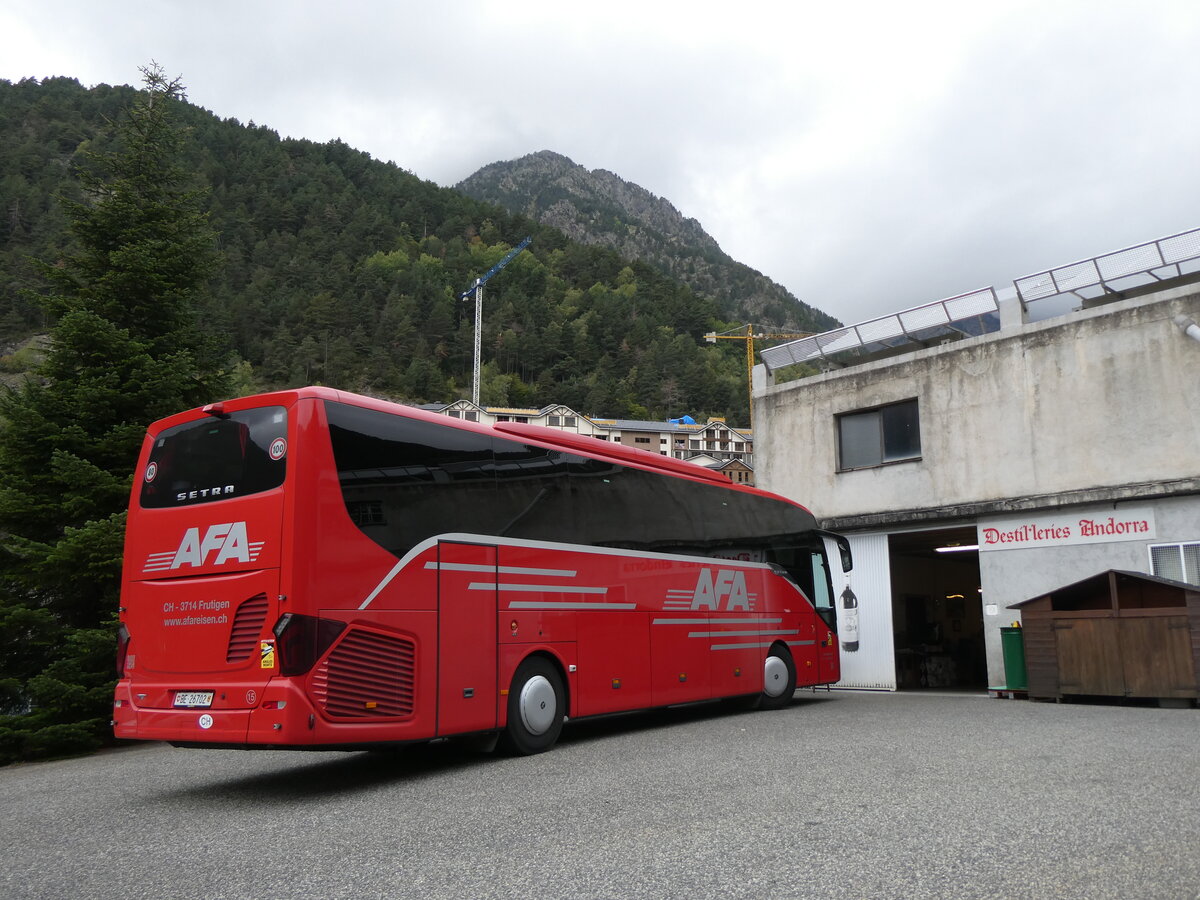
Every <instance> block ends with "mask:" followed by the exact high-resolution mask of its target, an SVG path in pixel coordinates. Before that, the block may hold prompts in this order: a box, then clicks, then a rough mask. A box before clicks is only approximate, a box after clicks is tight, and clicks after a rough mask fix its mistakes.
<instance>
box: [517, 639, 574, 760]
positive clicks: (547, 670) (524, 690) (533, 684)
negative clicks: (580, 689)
mask: <svg viewBox="0 0 1200 900" xmlns="http://www.w3.org/2000/svg"><path fill="white" fill-rule="evenodd" d="M565 697H566V695H565V692H564V691H563V685H562V678H561V677H560V676H559V674H558V669H556V668H555V667H554V664H553V663H551V662H550V661H549V660H548V659H546V658H545V657H541V656H531V657H529V658H528V659H527V660H525V661H524V662H523V663H521V665H519V666H518V667H517V673H516V674H515V675H513V680H512V687H511V688H510V689H509V692H508V725H507V726H506V727H505V729H504V735H503V737H502V738H501V745H502V746H503V748H504V749H505V750H506V751H508V752H509V753H512V754H515V755H517V756H528V755H530V754H531V753H541V752H542V751H544V750H549V749H550V748H551V747H553V746H554V742H555V741H557V740H558V735H559V733H560V732H561V731H562V727H563V714H564V712H565V710H566V703H565Z"/></svg>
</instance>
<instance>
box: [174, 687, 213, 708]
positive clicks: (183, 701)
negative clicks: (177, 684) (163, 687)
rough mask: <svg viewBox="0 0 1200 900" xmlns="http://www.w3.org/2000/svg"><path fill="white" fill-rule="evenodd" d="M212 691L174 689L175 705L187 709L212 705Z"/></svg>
mask: <svg viewBox="0 0 1200 900" xmlns="http://www.w3.org/2000/svg"><path fill="white" fill-rule="evenodd" d="M212 698H213V692H212V691H176V692H175V705H176V706H177V707H186V708H187V709H205V708H207V707H209V706H212Z"/></svg>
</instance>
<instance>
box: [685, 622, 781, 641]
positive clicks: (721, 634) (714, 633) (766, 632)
mask: <svg viewBox="0 0 1200 900" xmlns="http://www.w3.org/2000/svg"><path fill="white" fill-rule="evenodd" d="M705 624H708V623H705ZM799 633H800V629H799V628H789V629H787V630H786V631H785V630H783V629H776V630H772V629H766V630H763V631H689V632H688V637H690V638H694V637H695V638H708V637H715V638H721V637H766V636H767V635H771V634H799Z"/></svg>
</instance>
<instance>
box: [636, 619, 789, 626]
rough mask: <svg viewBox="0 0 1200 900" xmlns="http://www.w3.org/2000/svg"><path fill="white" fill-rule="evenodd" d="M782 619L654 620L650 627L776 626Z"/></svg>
mask: <svg viewBox="0 0 1200 900" xmlns="http://www.w3.org/2000/svg"><path fill="white" fill-rule="evenodd" d="M782 621H783V619H654V620H653V621H651V623H650V624H651V625H778V624H779V623H780V622H782Z"/></svg>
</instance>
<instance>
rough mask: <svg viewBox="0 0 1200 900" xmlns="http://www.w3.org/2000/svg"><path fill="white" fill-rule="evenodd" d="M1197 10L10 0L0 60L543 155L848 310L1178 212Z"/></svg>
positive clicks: (1173, 226)
mask: <svg viewBox="0 0 1200 900" xmlns="http://www.w3.org/2000/svg"><path fill="white" fill-rule="evenodd" d="M1198 30H1200V7H1196V6H1195V4H1194V3H1191V2H1189V0H1159V2H1156V3H1154V4H1145V5H1141V6H1135V5H1133V4H1122V3H1094V2H1093V3H1084V2H1078V0H1063V2H1056V3H1053V4H1046V3H1035V2H1031V0H1030V2H1006V0H999V2H994V3H990V4H977V3H963V2H960V0H956V2H919V0H918V2H912V3H907V4H896V3H893V2H857V3H852V4H838V5H834V4H817V3H796V2H760V3H755V4H744V5H741V6H730V5H729V4H728V3H716V2H710V0H694V2H690V3H682V2H655V3H647V2H645V0H640V2H632V0H610V2H606V3H605V4H603V5H585V4H569V5H566V4H562V3H561V2H552V0H529V2H527V3H524V4H521V5H519V6H513V5H512V4H509V3H501V2H490V0H489V2H475V3H467V4H440V5H439V4H432V3H430V4H380V3H370V2H364V0H352V2H347V3H341V4H337V5H330V4H326V3H317V2H315V0H300V2H286V3H285V2H280V0H274V2H258V3H245V2H238V3H234V2H229V0H215V2H208V3H205V4H159V5H157V6H155V7H154V8H153V11H152V12H149V13H148V12H147V11H146V10H145V9H134V8H129V9H128V10H127V11H125V10H122V9H121V8H116V9H114V8H111V7H103V6H102V5H97V4H94V3H85V2H82V0H76V2H58V3H54V4H46V3H44V2H43V3H35V2H30V0H12V2H10V3H8V4H6V8H5V10H4V11H0V77H5V78H10V79H19V78H21V77H26V76H34V77H40V76H45V75H51V74H63V75H71V76H75V77H78V78H79V79H80V80H81V81H83V82H84V83H86V84H91V83H95V82H98V81H107V82H109V83H136V82H137V80H138V73H137V67H138V66H139V65H144V64H146V63H147V62H149V61H150V60H151V59H155V60H157V61H158V62H159V63H161V64H162V65H163V66H164V67H165V68H166V69H167V71H168V72H169V73H171V74H176V73H179V74H181V75H182V76H183V79H184V81H185V83H186V84H187V85H188V88H189V94H190V97H191V99H192V100H193V102H196V103H198V104H200V105H202V106H205V107H206V108H208V109H210V110H212V111H213V112H215V113H217V114H218V115H221V116H223V117H233V118H237V119H239V120H241V121H243V122H249V121H254V122H256V123H258V124H260V125H267V126H270V127H272V128H274V129H276V130H277V131H279V132H280V133H281V134H283V135H288V136H294V137H307V138H310V139H313V140H318V141H325V140H329V139H332V138H335V137H337V138H341V139H342V140H344V141H346V142H347V143H349V144H351V145H352V146H355V147H357V148H359V149H362V150H365V151H366V152H368V153H370V154H372V155H373V156H375V157H377V158H379V159H384V160H392V161H394V162H395V163H397V164H398V165H400V166H402V167H404V168H406V169H409V170H410V171H412V172H414V173H415V174H417V175H419V176H421V177H423V178H428V179H431V180H434V181H436V182H438V183H440V184H444V185H450V184H454V183H456V182H458V181H459V180H461V179H463V178H465V177H466V176H468V175H470V174H471V173H472V172H474V171H475V170H476V169H477V168H479V167H481V166H483V165H486V164H487V163H490V162H493V161H496V160H498V159H511V158H514V157H518V156H522V155H524V154H526V153H530V152H533V151H536V150H541V149H550V150H555V151H558V152H560V153H563V154H565V155H567V156H569V157H571V158H572V159H574V160H575V161H576V162H578V163H580V164H581V165H585V166H588V167H589V168H604V169H608V170H610V171H613V172H616V173H617V174H618V175H620V176H621V177H623V178H626V179H628V180H630V181H634V182H637V183H638V184H640V185H641V186H643V187H644V188H646V189H647V190H649V191H651V192H653V193H655V194H657V195H659V196H661V197H665V198H666V199H668V200H670V201H671V202H672V203H673V204H674V205H675V206H676V207H677V208H678V209H679V210H680V211H681V212H682V213H683V214H684V215H687V216H691V217H694V218H696V219H698V220H699V221H700V222H701V224H702V225H703V226H704V227H705V228H706V230H708V231H709V233H711V234H712V235H713V236H714V237H715V238H716V239H717V240H718V242H719V243H720V244H721V245H722V247H723V248H724V249H725V250H726V251H727V252H729V253H730V254H731V255H732V256H734V258H736V259H739V260H741V261H743V262H745V263H747V264H748V265H751V266H753V267H755V268H757V269H759V270H761V271H763V272H764V273H766V274H767V275H769V276H770V277H772V278H774V279H775V280H777V281H779V282H781V283H783V284H784V285H786V286H787V287H788V288H789V289H791V290H792V291H793V293H795V294H796V295H797V296H799V297H800V298H801V299H803V300H805V301H806V302H808V303H811V304H813V305H815V306H817V307H819V308H821V309H824V310H826V311H828V312H830V313H832V314H833V315H835V316H838V317H839V318H842V319H843V320H846V321H858V320H862V319H864V318H869V317H871V316H875V315H881V314H884V313H888V312H893V311H895V310H897V309H902V308H905V307H907V306H912V305H916V304H918V303H921V302H927V301H931V300H936V299H940V298H942V297H946V296H951V295H953V294H957V293H961V292H964V291H967V290H971V289H974V288H976V287H980V286H984V285H987V284H996V285H997V287H1001V286H1003V285H1005V284H1006V283H1007V282H1010V281H1011V280H1012V279H1013V278H1015V277H1019V276H1021V275H1025V274H1028V273H1029V272H1032V271H1035V270H1039V269H1043V268H1047V267H1050V266H1054V265H1058V264H1060V263H1063V262H1070V261H1072V260H1074V259H1078V258H1082V257H1086V256H1090V255H1093V254H1096V253H1102V252H1105V251H1107V250H1112V249H1116V248H1118V247H1121V246H1125V245H1128V244H1132V243H1136V242H1140V241H1142V240H1147V239H1151V238H1154V237H1158V236H1162V235H1165V234H1168V233H1172V232H1174V231H1180V230H1184V229H1186V228H1189V227H1194V226H1195V225H1197V224H1200V222H1197V221H1196V213H1195V210H1194V204H1193V203H1192V202H1191V198H1193V197H1194V196H1196V194H1197V184H1196V181H1197V179H1198V178H1200V176H1198V175H1197V174H1196V171H1195V166H1194V162H1193V156H1194V151H1193V148H1194V147H1195V146H1197V145H1198V143H1200V141H1198V138H1200V133H1198V131H1200V125H1198V123H1200V117H1198V116H1197V114H1196V113H1195V112H1194V111H1193V108H1194V96H1195V88H1196V86H1197V83H1198V82H1200V57H1198V56H1197V54H1196V53H1195V52H1194V48H1195V47H1196V46H1197V44H1198V43H1200V42H1198V40H1197V38H1200V33H1198Z"/></svg>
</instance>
